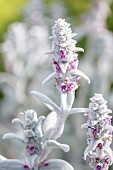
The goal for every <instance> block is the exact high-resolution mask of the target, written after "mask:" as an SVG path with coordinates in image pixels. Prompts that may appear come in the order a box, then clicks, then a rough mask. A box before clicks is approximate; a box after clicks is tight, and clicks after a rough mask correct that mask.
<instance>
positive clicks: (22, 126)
mask: <svg viewBox="0 0 113 170" xmlns="http://www.w3.org/2000/svg"><path fill="white" fill-rule="evenodd" d="M12 123H15V124H17V125H19V126H20V127H21V128H24V124H23V122H22V121H21V120H20V119H18V118H15V119H13V120H12Z"/></svg>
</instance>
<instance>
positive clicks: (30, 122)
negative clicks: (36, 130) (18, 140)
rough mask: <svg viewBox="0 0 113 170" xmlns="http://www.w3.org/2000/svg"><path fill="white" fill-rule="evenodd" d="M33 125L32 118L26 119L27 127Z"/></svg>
mask: <svg viewBox="0 0 113 170" xmlns="http://www.w3.org/2000/svg"><path fill="white" fill-rule="evenodd" d="M31 124H32V120H31V119H30V118H25V125H27V126H29V125H31Z"/></svg>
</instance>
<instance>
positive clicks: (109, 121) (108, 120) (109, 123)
mask: <svg viewBox="0 0 113 170" xmlns="http://www.w3.org/2000/svg"><path fill="white" fill-rule="evenodd" d="M106 121H107V123H108V125H111V120H110V118H109V117H107V119H106Z"/></svg>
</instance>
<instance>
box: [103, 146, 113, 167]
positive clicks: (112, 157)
mask: <svg viewBox="0 0 113 170" xmlns="http://www.w3.org/2000/svg"><path fill="white" fill-rule="evenodd" d="M104 151H105V153H106V154H107V156H108V157H109V160H110V162H111V165H112V163H113V151H112V150H111V148H110V147H106V148H104Z"/></svg>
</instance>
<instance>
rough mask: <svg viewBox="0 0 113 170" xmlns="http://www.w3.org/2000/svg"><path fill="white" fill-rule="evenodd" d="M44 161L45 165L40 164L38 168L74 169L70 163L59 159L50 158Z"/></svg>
mask: <svg viewBox="0 0 113 170" xmlns="http://www.w3.org/2000/svg"><path fill="white" fill-rule="evenodd" d="M46 163H47V164H46V165H47V166H44V165H43V164H42V165H40V170H74V169H73V167H72V165H70V164H69V163H68V162H66V161H64V160H61V159H51V160H48V161H47V162H46Z"/></svg>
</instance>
